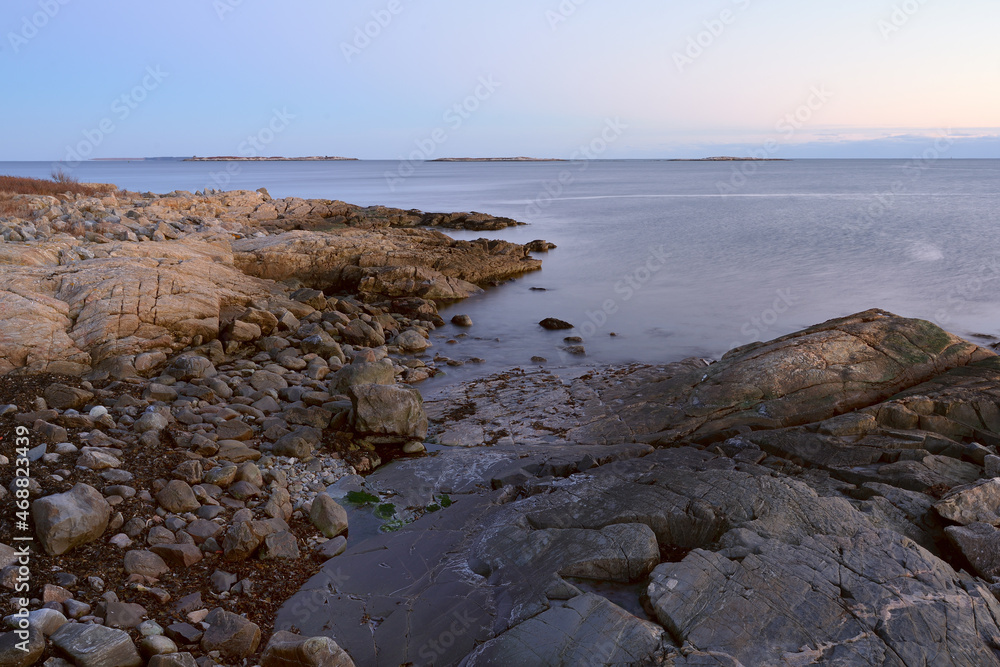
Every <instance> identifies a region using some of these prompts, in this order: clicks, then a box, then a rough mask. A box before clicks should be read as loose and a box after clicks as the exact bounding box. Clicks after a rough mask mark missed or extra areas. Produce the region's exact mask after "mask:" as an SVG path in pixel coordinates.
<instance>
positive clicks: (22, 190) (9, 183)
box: [0, 171, 110, 218]
mask: <svg viewBox="0 0 1000 667" xmlns="http://www.w3.org/2000/svg"><path fill="white" fill-rule="evenodd" d="M67 192H68V193H71V194H75V195H85V196H87V197H102V196H106V195H108V194H110V190H109V189H108V188H107V187H102V186H94V185H85V184H83V183H80V182H79V181H77V180H76V179H75V178H73V177H72V176H69V175H68V174H66V173H65V172H63V171H54V172H52V179H51V180H45V179H41V178H25V177H23V176H2V175H0V217H18V218H24V217H28V216H29V215H30V213H31V209H30V207H29V206H28V204H27V203H26V202H22V201H18V200H15V199H14V196H15V195H49V196H52V197H60V198H63V197H62V196H63V195H65V194H66V193H67Z"/></svg>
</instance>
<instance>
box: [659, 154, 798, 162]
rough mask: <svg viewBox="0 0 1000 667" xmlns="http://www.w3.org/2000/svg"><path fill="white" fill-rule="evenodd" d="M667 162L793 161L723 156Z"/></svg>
mask: <svg viewBox="0 0 1000 667" xmlns="http://www.w3.org/2000/svg"><path fill="white" fill-rule="evenodd" d="M667 162H791V160H788V159H786V158H779V157H732V156H729V155H721V156H719V157H697V158H674V159H672V160H667Z"/></svg>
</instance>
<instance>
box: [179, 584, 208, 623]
mask: <svg viewBox="0 0 1000 667" xmlns="http://www.w3.org/2000/svg"><path fill="white" fill-rule="evenodd" d="M202 604H203V603H202V601H201V592H200V591H199V592H196V593H191V594H190V595H185V596H184V597H182V598H181V599H180V600H178V601H177V602H175V603H174V606H173V611H174V613H175V614H190V613H191V612H193V611H196V610H198V609H200V608H201V606H202ZM198 620H199V621H200V620H201V619H198ZM191 622H192V623H197V622H198V621H191Z"/></svg>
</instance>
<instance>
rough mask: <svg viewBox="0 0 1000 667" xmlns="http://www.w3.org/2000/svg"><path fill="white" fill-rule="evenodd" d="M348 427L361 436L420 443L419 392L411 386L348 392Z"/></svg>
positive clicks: (423, 428) (423, 423)
mask: <svg viewBox="0 0 1000 667" xmlns="http://www.w3.org/2000/svg"><path fill="white" fill-rule="evenodd" d="M348 393H349V395H350V397H351V406H352V411H351V424H352V426H353V428H354V430H355V431H357V432H358V433H360V434H363V435H374V436H391V437H398V438H402V439H410V440H412V439H417V440H422V439H423V438H425V437H426V436H427V413H426V412H424V405H423V399H422V398H421V396H420V392H419V391H417V390H416V389H414V388H412V387H401V386H397V385H383V384H362V385H356V386H354V387H351V388H350V389H349V392H348Z"/></svg>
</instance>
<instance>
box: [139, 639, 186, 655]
mask: <svg viewBox="0 0 1000 667" xmlns="http://www.w3.org/2000/svg"><path fill="white" fill-rule="evenodd" d="M139 653H140V654H142V656H143V657H145V658H147V659H148V658H150V657H152V656H154V655H166V654H168V653H177V644H175V643H174V640H172V639H170V638H169V637H164V636H163V635H152V636H149V637H144V638H143V639H142V640H141V641H140V642H139Z"/></svg>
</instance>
